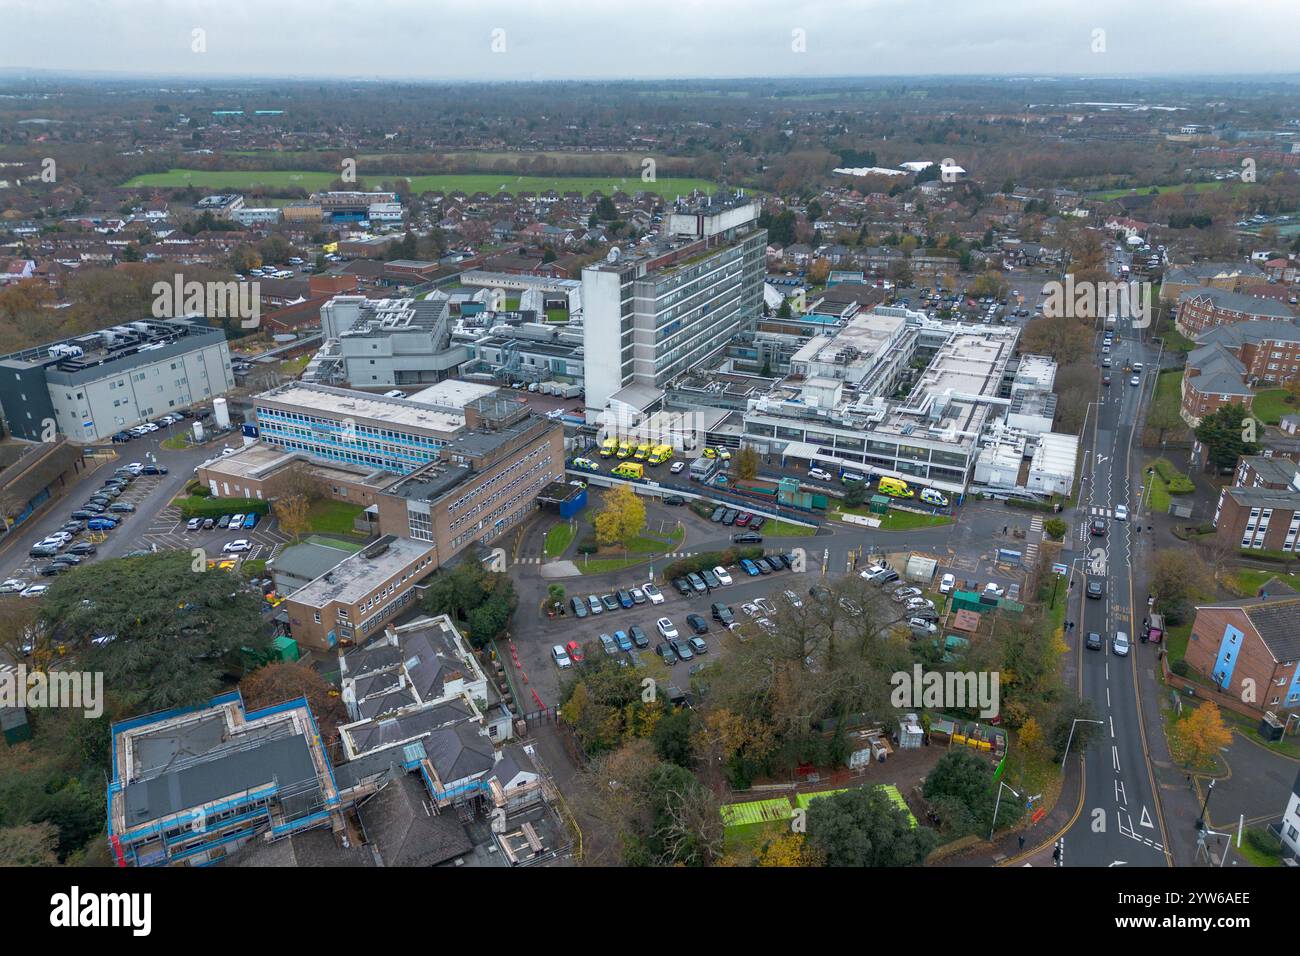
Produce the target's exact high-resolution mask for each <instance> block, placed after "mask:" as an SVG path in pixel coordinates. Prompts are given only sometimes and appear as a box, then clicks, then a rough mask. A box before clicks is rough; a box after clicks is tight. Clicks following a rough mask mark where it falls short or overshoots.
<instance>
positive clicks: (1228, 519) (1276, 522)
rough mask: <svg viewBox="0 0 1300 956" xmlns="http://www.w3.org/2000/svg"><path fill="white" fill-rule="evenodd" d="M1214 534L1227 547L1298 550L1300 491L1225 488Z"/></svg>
mask: <svg viewBox="0 0 1300 956" xmlns="http://www.w3.org/2000/svg"><path fill="white" fill-rule="evenodd" d="M1214 529H1215V535H1216V536H1217V537H1218V539H1219V540H1220V541H1222V542H1223V543H1224V544H1225V545H1227V546H1230V547H1237V548H1243V549H1250V550H1253V551H1261V550H1263V551H1295V550H1296V538H1297V536H1300V491H1296V490H1295V489H1292V488H1287V489H1284V490H1274V489H1271V488H1224V489H1223V490H1222V491H1221V492H1219V503H1218V506H1217V507H1216V508H1215V511H1214Z"/></svg>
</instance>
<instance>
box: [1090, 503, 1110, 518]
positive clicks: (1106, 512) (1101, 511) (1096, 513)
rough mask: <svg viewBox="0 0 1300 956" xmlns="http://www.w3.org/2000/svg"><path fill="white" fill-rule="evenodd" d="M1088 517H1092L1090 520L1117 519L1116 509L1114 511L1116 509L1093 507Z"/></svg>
mask: <svg viewBox="0 0 1300 956" xmlns="http://www.w3.org/2000/svg"><path fill="white" fill-rule="evenodd" d="M1088 517H1090V518H1113V517H1115V509H1114V508H1099V507H1098V506H1096V505H1093V506H1092V507H1090V508H1089V509H1088Z"/></svg>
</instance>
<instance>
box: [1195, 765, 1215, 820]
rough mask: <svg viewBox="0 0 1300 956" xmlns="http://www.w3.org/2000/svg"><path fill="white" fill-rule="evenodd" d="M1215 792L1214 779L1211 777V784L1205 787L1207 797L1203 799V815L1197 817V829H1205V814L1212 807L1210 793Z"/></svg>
mask: <svg viewBox="0 0 1300 956" xmlns="http://www.w3.org/2000/svg"><path fill="white" fill-rule="evenodd" d="M1212 793H1214V779H1213V778H1210V785H1209V786H1208V787H1206V788H1205V799H1204V800H1202V801H1201V815H1200V816H1199V817H1197V818H1196V829H1198V830H1204V829H1205V814H1206V811H1208V810H1209V809H1210V794H1212Z"/></svg>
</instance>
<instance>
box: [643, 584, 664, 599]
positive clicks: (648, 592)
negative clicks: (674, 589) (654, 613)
mask: <svg viewBox="0 0 1300 956" xmlns="http://www.w3.org/2000/svg"><path fill="white" fill-rule="evenodd" d="M641 590H642V591H644V592H645V596H646V597H648V598H649V599H650V603H651V604H663V603H664V595H663V592H662V591H660V590H659V588H658V587H656V586H655V585H653V584H643V585H641Z"/></svg>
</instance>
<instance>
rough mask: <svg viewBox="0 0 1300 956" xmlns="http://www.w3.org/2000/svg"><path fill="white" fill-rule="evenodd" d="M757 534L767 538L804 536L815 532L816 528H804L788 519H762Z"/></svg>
mask: <svg viewBox="0 0 1300 956" xmlns="http://www.w3.org/2000/svg"><path fill="white" fill-rule="evenodd" d="M758 532H759V534H761V535H763V536H764V537H768V538H806V537H809V536H811V535H814V534H816V533H817V529H816V528H806V527H804V526H803V525H801V524H792V523H791V522H789V521H771V520H769V521H764V522H763V527H761V528H759V529H758Z"/></svg>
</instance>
